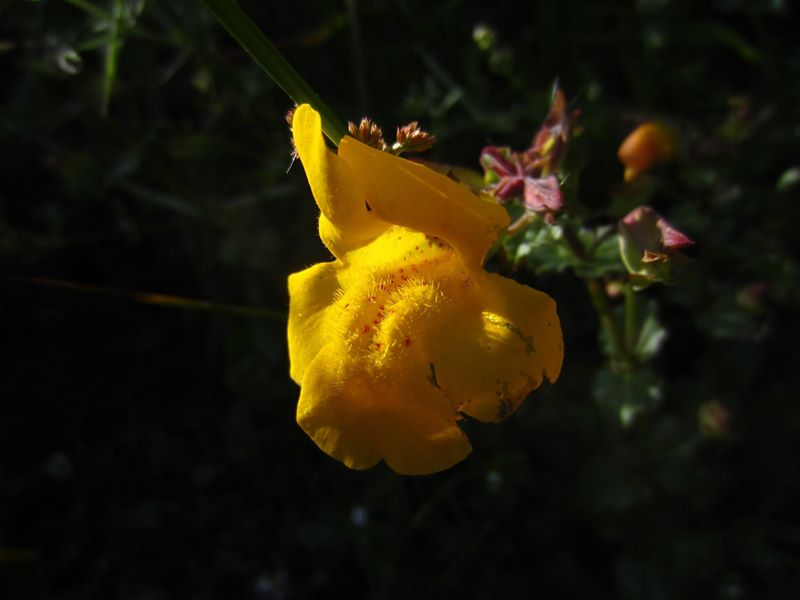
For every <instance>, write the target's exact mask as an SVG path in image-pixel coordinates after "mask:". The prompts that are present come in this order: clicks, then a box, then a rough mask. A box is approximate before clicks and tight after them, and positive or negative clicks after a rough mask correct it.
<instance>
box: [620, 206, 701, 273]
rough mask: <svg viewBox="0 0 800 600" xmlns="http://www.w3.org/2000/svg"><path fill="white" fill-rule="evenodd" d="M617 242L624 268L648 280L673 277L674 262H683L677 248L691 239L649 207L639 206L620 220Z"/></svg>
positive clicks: (688, 244)
mask: <svg viewBox="0 0 800 600" xmlns="http://www.w3.org/2000/svg"><path fill="white" fill-rule="evenodd" d="M619 244H620V255H621V257H622V262H624V263H625V267H626V268H627V269H628V271H629V272H630V273H631V274H633V275H636V276H637V278H638V280H639V281H644V282H649V283H652V282H655V281H670V280H672V279H674V276H675V275H676V273H675V270H676V263H677V264H678V265H679V266H680V267H683V266H685V263H686V262H687V259H686V258H685V257H683V256H682V255H681V254H680V253H678V250H679V249H681V248H685V247H687V246H691V245H692V244H694V242H693V241H692V240H690V239H689V238H688V237H687V236H686V235H684V234H683V233H681V232H680V231H678V230H677V229H675V228H674V227H672V226H671V225H670V224H669V223H667V222H666V221H665V220H664V219H663V218H662V217H661V216H659V214H658V213H657V212H656V211H654V210H653V209H652V208H649V207H647V206H640V207H638V208H635V209H634V210H632V211H631V212H630V213H628V214H627V215H626V216H625V218H623V219H622V220H621V221H620V223H619Z"/></svg>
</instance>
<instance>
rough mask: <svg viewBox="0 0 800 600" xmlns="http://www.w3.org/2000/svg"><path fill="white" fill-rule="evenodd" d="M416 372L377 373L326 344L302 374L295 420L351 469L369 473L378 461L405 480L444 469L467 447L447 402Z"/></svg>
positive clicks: (459, 456)
mask: <svg viewBox="0 0 800 600" xmlns="http://www.w3.org/2000/svg"><path fill="white" fill-rule="evenodd" d="M417 366H418V368H416V369H414V370H411V371H407V370H395V369H391V370H389V371H388V372H383V373H380V374H379V373H374V372H370V371H369V370H367V369H365V367H364V365H363V364H359V363H358V362H357V361H354V360H352V358H350V357H349V356H348V355H347V354H346V353H343V352H342V349H341V348H339V347H338V346H337V345H333V344H332V345H329V346H326V347H325V348H323V349H322V351H321V352H320V353H319V354H318V355H317V357H316V358H315V359H314V360H313V361H312V362H311V364H309V366H308V368H307V370H306V374H305V377H304V378H303V384H302V388H301V391H300V402H299V403H298V405H297V422H298V423H299V424H300V426H301V427H302V428H303V430H305V432H306V433H307V434H308V435H309V436H310V437H311V438H312V439H313V440H314V442H315V443H316V444H317V445H318V446H319V447H320V449H322V450H323V451H324V452H326V453H328V454H330V455H331V456H333V457H334V458H336V459H338V460H340V461H342V462H343V463H344V464H345V465H347V466H348V467H350V468H352V469H368V468H370V467H372V466H374V465H375V464H376V463H377V462H378V461H380V459H381V458H383V459H384V460H385V461H386V463H387V464H388V465H389V466H390V467H391V468H392V469H393V470H395V471H396V472H398V473H401V474H405V475H424V474H428V473H434V472H436V471H441V470H443V469H447V468H448V467H451V466H452V465H454V464H456V463H457V462H459V461H461V460H462V459H463V458H464V457H465V456H466V455H467V454H469V452H470V450H471V447H470V445H469V442H468V441H467V438H466V436H465V435H464V434H463V432H462V431H461V429H460V428H459V426H458V424H457V415H456V413H455V411H454V410H453V409H452V408H451V406H450V403H449V402H448V401H447V399H445V398H444V396H443V395H442V394H441V393H440V391H439V390H437V389H436V388H434V387H433V386H431V385H430V383H429V382H428V380H427V378H426V373H425V369H424V368H423V366H422V365H421V363H418V365H417Z"/></svg>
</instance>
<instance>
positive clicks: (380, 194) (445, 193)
mask: <svg viewBox="0 0 800 600" xmlns="http://www.w3.org/2000/svg"><path fill="white" fill-rule="evenodd" d="M339 157H340V158H342V159H343V160H344V161H345V162H346V163H347V164H348V165H349V166H350V168H351V172H352V173H353V175H354V176H355V177H356V179H357V181H358V183H359V184H360V186H361V189H363V190H364V193H365V195H366V200H367V202H368V203H369V205H370V207H371V208H372V209H373V211H374V213H375V214H377V216H378V217H380V218H381V219H383V220H384V221H386V222H388V223H392V224H394V225H401V226H403V227H407V228H409V229H413V230H415V231H421V232H423V233H426V234H428V235H432V236H436V237H438V238H442V239H443V240H445V241H446V242H447V243H448V244H450V245H451V246H452V247H453V248H455V249H456V251H457V252H458V253H459V255H460V256H461V257H462V260H463V261H464V263H465V264H466V265H472V266H475V267H477V266H479V265H481V264H482V263H483V259H484V256H485V254H486V251H487V250H488V249H489V247H490V246H491V245H492V244H493V243H494V242H495V240H496V239H497V237H498V235H499V234H500V232H501V231H502V230H503V228H505V227H506V226H507V225H508V213H507V212H506V210H505V209H504V208H503V207H502V206H500V205H499V204H497V203H496V202H494V201H491V200H486V199H484V198H481V197H479V196H477V195H475V194H473V193H472V192H471V191H470V190H469V189H468V188H467V187H466V186H463V185H461V184H460V183H457V182H455V181H453V180H451V179H450V178H448V177H447V176H445V175H441V174H439V173H436V172H435V171H433V170H431V169H429V168H428V167H425V166H423V165H421V164H418V163H414V162H411V161H409V160H406V159H403V158H399V157H397V156H393V155H391V154H388V153H386V152H381V151H380V150H376V149H374V148H370V147H369V146H367V145H366V144H362V143H361V142H359V141H357V140H355V139H353V138H350V137H345V138H344V139H343V140H342V141H341V142H340V144H339Z"/></svg>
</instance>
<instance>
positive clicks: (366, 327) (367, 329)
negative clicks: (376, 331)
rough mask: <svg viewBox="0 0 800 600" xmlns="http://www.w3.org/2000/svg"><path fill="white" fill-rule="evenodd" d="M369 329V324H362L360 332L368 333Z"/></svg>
mask: <svg viewBox="0 0 800 600" xmlns="http://www.w3.org/2000/svg"><path fill="white" fill-rule="evenodd" d="M369 330H370V326H369V325H364V329H362V330H361V333H369Z"/></svg>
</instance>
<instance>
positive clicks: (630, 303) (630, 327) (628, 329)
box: [625, 281, 639, 356]
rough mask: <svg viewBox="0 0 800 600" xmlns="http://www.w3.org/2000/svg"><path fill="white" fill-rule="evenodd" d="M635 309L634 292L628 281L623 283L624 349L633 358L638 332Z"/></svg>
mask: <svg viewBox="0 0 800 600" xmlns="http://www.w3.org/2000/svg"><path fill="white" fill-rule="evenodd" d="M636 313H637V307H636V292H635V291H634V289H633V284H632V283H631V282H630V281H626V282H625V347H626V349H627V351H628V355H629V356H633V355H634V353H635V350H636V342H637V341H638V337H639V335H638V334H639V332H638V331H637V327H636V321H637V316H638V315H637V314H636Z"/></svg>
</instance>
